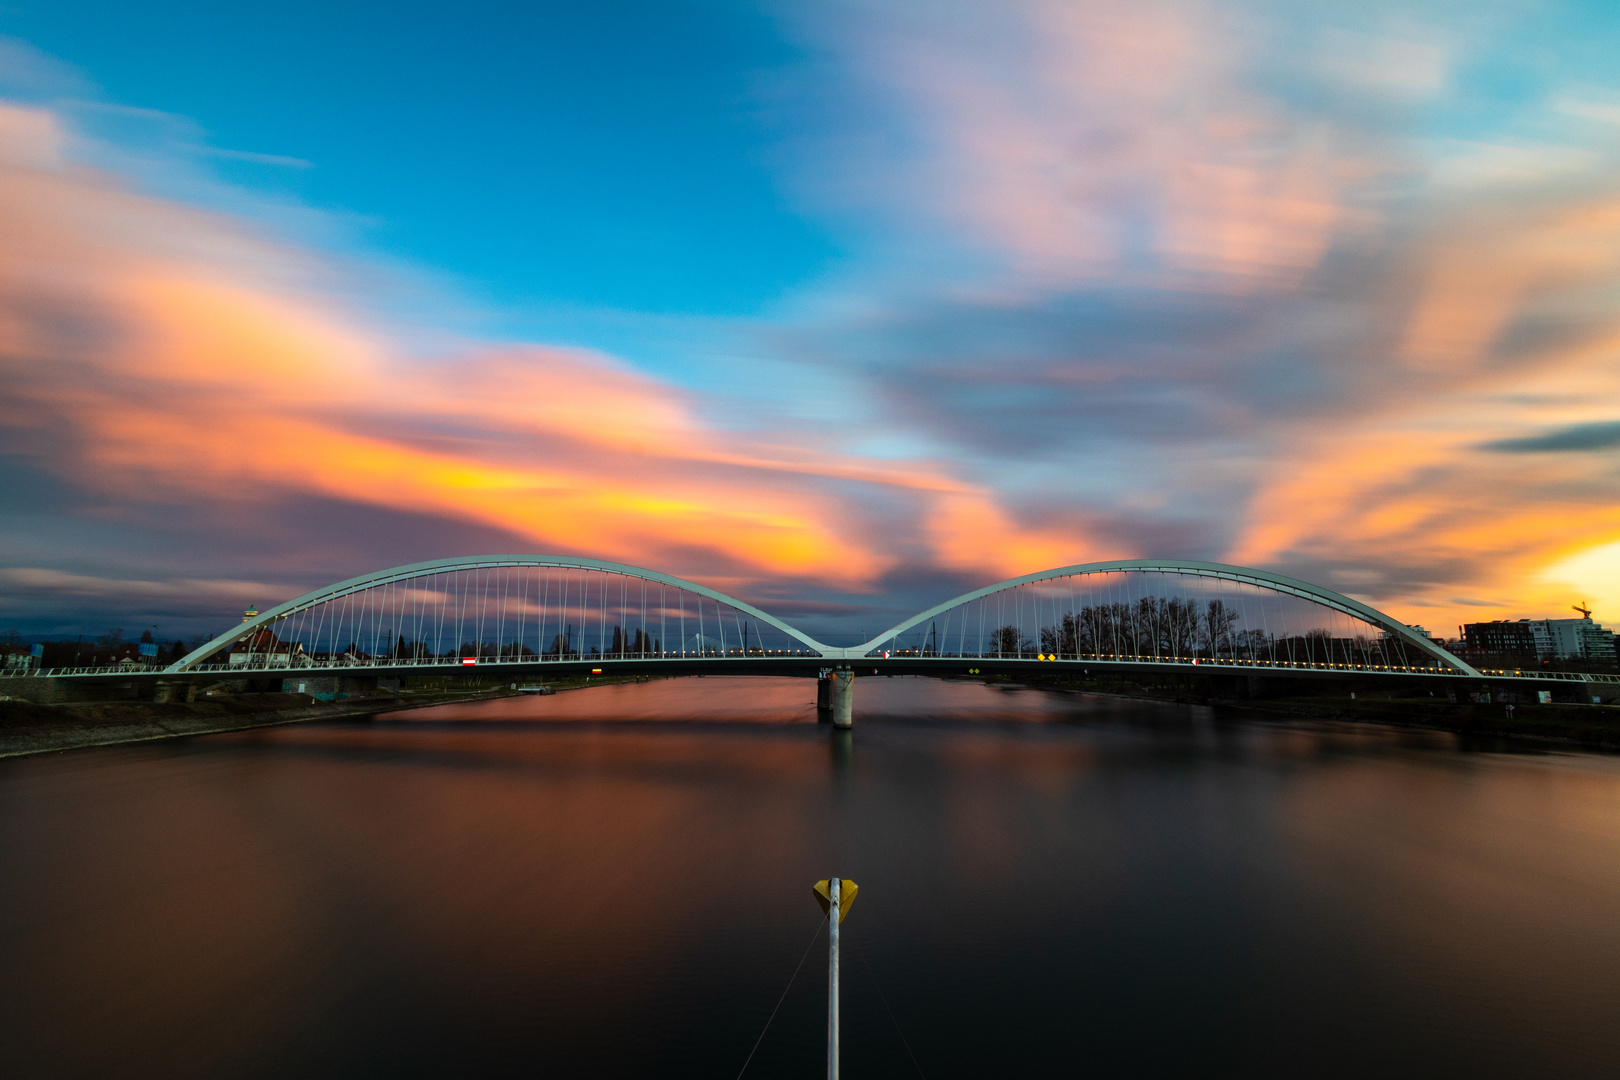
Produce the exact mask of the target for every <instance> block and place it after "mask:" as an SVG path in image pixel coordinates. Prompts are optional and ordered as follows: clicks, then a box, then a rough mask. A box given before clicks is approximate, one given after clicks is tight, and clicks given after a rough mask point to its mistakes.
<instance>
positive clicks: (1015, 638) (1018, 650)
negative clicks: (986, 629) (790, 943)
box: [985, 625, 1035, 656]
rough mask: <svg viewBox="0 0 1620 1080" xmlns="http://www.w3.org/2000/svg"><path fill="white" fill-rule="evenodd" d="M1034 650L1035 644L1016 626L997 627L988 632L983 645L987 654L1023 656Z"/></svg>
mask: <svg viewBox="0 0 1620 1080" xmlns="http://www.w3.org/2000/svg"><path fill="white" fill-rule="evenodd" d="M1034 651H1035V645H1034V643H1033V642H1031V641H1029V640H1028V639H1027V638H1025V637H1024V635H1023V632H1022V631H1020V630H1019V629H1018V627H1016V626H1012V625H1008V626H1003V627H999V628H997V629H996V630H994V631H992V632H991V634H990V641H989V643H988V644H987V645H986V646H985V654H986V655H987V656H1024V655H1026V654H1028V653H1032V652H1034Z"/></svg>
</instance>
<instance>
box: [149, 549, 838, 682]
mask: <svg viewBox="0 0 1620 1080" xmlns="http://www.w3.org/2000/svg"><path fill="white" fill-rule="evenodd" d="M517 566H522V567H529V566H550V567H564V568H570V569H577V570H599V571H602V572H604V573H609V574H620V575H623V576H624V577H629V578H638V579H640V580H643V581H652V582H657V583H659V584H661V585H668V586H671V587H673V588H677V589H684V590H686V591H688V592H691V593H695V594H697V595H699V596H705V597H708V598H709V599H710V600H714V601H716V602H718V603H721V604H727V605H729V606H731V607H733V608H735V609H737V610H738V611H741V612H743V613H745V614H747V615H748V616H750V617H751V618H755V619H758V620H759V621H760V622H763V623H765V624H766V625H768V626H771V627H774V628H775V629H777V630H780V631H781V632H782V633H784V634H786V635H788V636H789V637H791V638H792V639H793V640H795V641H797V642H799V643H800V644H802V645H805V646H806V647H808V648H809V649H811V650H812V651H814V652H816V653H817V654H827V653H829V652H834V651H837V650H831V649H829V647H828V646H826V645H823V644H822V643H821V642H819V641H817V640H816V639H815V638H812V637H810V636H809V635H807V634H805V633H803V632H802V631H799V630H796V629H794V628H793V627H791V626H789V625H788V624H787V623H785V622H783V621H782V620H780V619H778V618H775V617H774V616H771V615H767V614H766V613H765V612H763V611H761V610H759V609H758V608H756V607H754V606H753V605H751V604H746V603H744V602H743V601H741V600H738V599H736V598H735V597H731V596H727V595H726V594H725V593H722V592H717V591H716V590H714V589H711V588H708V587H707V586H704V585H699V584H698V583H697V582H695V581H687V580H686V579H685V578H678V577H674V576H673V575H670V574H661V573H659V572H658V571H656V570H647V569H645V568H643V567H639V566H629V565H627V564H625V563H615V562H606V561H604V560H602V559H576V558H573V557H571V556H567V555H485V556H479V557H475V558H460V559H433V560H430V561H428V562H419V563H409V564H407V565H405V566H396V567H393V568H392V569H388V570H379V571H377V572H375V573H371V574H362V575H360V576H359V577H352V578H349V579H348V580H347V581H339V582H336V583H335V584H332V585H327V586H325V587H323V588H319V589H315V590H314V591H312V592H307V593H305V594H304V595H303V596H299V597H295V598H294V599H292V600H288V601H287V602H286V603H284V604H277V605H276V606H275V607H273V608H270V609H268V610H266V611H261V612H260V613H259V614H258V615H257V616H255V617H254V618H252V619H249V620H248V621H246V622H244V623H241V624H240V625H238V626H233V627H231V629H229V630H228V631H226V632H225V633H223V634H221V635H219V636H218V637H216V638H214V640H212V641H210V642H209V643H208V644H206V645H204V646H202V647H201V648H197V649H193V650H192V651H191V652H190V653H187V654H186V655H185V656H183V657H181V658H180V659H179V660H176V661H175V662H174V663H173V664H170V665H169V666H168V667H167V668H166V669H164V670H165V671H167V672H174V673H179V672H185V671H189V670H191V669H192V668H193V667H195V666H196V665H197V664H199V663H201V662H202V661H203V660H205V659H207V658H208V657H210V656H212V655H214V654H215V653H217V652H219V651H220V650H221V649H224V648H227V647H229V646H231V645H234V644H236V643H237V642H238V641H242V640H244V639H246V638H248V637H250V636H252V635H253V634H254V633H255V632H256V631H258V630H261V629H263V628H265V627H267V626H269V625H271V624H272V623H276V622H280V621H281V620H282V619H285V618H286V617H287V616H289V615H292V614H294V613H295V612H298V611H302V610H304V609H306V608H312V607H316V606H317V605H320V604H325V603H330V602H331V601H333V600H337V599H340V598H342V597H344V596H348V595H351V594H353V593H359V592H364V591H366V590H367V589H375V588H378V587H379V586H383V585H388V584H391V583H394V582H400V581H409V580H411V579H413V578H420V577H428V576H430V575H433V574H443V573H449V572H453V571H457V570H482V569H489V568H496V567H517Z"/></svg>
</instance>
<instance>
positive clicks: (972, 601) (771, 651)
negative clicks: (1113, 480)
mask: <svg viewBox="0 0 1620 1080" xmlns="http://www.w3.org/2000/svg"><path fill="white" fill-rule="evenodd" d="M469 661H471V663H469ZM842 666H850V667H854V668H856V669H857V670H862V671H865V670H880V671H881V670H887V671H890V672H899V671H910V672H918V673H925V672H934V673H939V674H961V673H964V672H972V671H980V672H991V671H999V672H1009V671H1011V672H1016V671H1024V670H1029V669H1032V668H1037V667H1040V668H1044V669H1046V670H1052V669H1053V668H1071V669H1081V670H1086V671H1096V672H1101V671H1109V670H1118V671H1123V670H1130V671H1142V670H1144V669H1147V670H1165V669H1183V670H1186V671H1188V672H1189V673H1192V672H1197V673H1202V672H1205V671H1207V672H1210V673H1211V674H1214V673H1250V674H1262V673H1270V674H1284V673H1291V672H1292V673H1300V674H1306V673H1309V674H1314V675H1335V674H1343V675H1348V674H1360V675H1366V674H1375V675H1391V676H1433V677H1450V678H1470V679H1479V678H1483V677H1487V676H1488V677H1491V678H1504V677H1507V678H1546V677H1552V678H1573V679H1598V680H1601V681H1613V680H1615V679H1616V677H1615V676H1592V675H1585V676H1583V675H1574V674H1568V673H1558V674H1557V675H1551V674H1550V673H1541V672H1496V671H1492V672H1480V671H1477V670H1475V669H1474V668H1472V667H1470V666H1469V665H1468V664H1466V663H1464V662H1463V661H1462V660H1460V659H1458V658H1457V657H1455V656H1453V655H1452V654H1451V653H1449V652H1447V651H1446V650H1445V649H1443V648H1441V647H1440V646H1438V645H1436V644H1435V643H1434V642H1432V641H1430V640H1429V639H1428V638H1427V637H1425V636H1423V635H1421V634H1418V633H1416V632H1414V631H1413V630H1411V629H1410V628H1408V627H1406V626H1404V625H1402V624H1401V623H1399V622H1397V621H1396V620H1394V619H1391V618H1390V617H1389V616H1387V615H1385V614H1383V613H1382V612H1380V611H1377V610H1376V609H1374V608H1371V607H1368V606H1367V605H1365V604H1362V603H1360V602H1359V601H1356V600H1353V599H1351V598H1350V597H1347V596H1343V595H1341V594H1339V593H1336V592H1333V591H1331V590H1328V589H1323V588H1320V587H1318V586H1315V585H1311V584H1309V583H1307V582H1303V581H1298V580H1295V579H1292V578H1286V577H1280V576H1278V575H1275V574H1268V573H1265V572H1264V571H1260V570H1252V569H1246V568H1244V567H1239V566H1227V565H1223V564H1220V563H1206V562H1183V561H1164V560H1121V561H1114V562H1098V563H1085V564H1082V565H1078V566H1065V567H1060V568H1058V569H1054V570H1047V571H1043V572H1041V573H1038V574H1029V575H1026V576H1024V577H1018V578H1012V579H1010V580H1008V581H1003V582H999V583H997V584H995V585H990V586H987V587H985V588H983V589H978V590H976V591H974V592H970V593H967V594H965V595H963V596H959V597H956V598H955V599H953V600H949V601H946V602H945V603H943V604H940V605H939V606H937V607H935V608H932V609H930V610H928V611H925V612H922V613H921V614H919V615H917V616H915V617H913V618H910V619H907V620H906V621H905V622H902V623H900V624H899V625H897V626H895V627H892V628H891V629H889V630H887V631H885V632H884V633H882V634H880V635H879V636H878V637H875V638H873V639H872V640H871V641H868V642H865V643H864V644H861V645H857V646H854V647H852V648H844V647H838V646H831V645H827V644H825V643H823V642H820V641H817V640H816V639H815V638H812V637H810V636H809V635H807V634H805V633H803V632H802V631H800V630H798V629H796V628H794V627H792V626H790V625H788V624H787V623H785V622H782V621H781V620H779V619H776V618H774V617H773V616H771V615H768V614H766V613H765V612H763V611H761V610H759V609H758V608H755V607H753V606H751V605H749V604H747V603H744V602H743V601H741V600H737V599H735V598H733V597H730V596H726V595H725V594H724V593H720V592H716V591H715V590H713V589H709V588H707V587H705V586H702V585H699V584H697V583H696V582H692V581H686V580H684V579H682V578H677V577H672V576H670V575H668V574H660V573H657V572H656V571H652V570H645V569H642V568H640V567H635V566H627V565H623V564H619V563H610V562H602V561H599V560H594V559H576V558H568V557H562V556H542V555H495V556H487V557H482V558H466V559H441V560H437V561H433V562H424V563H414V564H411V565H409V566H400V567H395V568H393V569H391V570H384V571H381V572H379V573H375V574H367V575H364V576H362V577H357V578H351V579H350V580H348V581H340V582H338V583H336V584H334V585H329V586H327V587H325V588H322V589H316V590H315V591H313V592H310V593H307V594H306V595H304V596H300V597H298V598H297V599H294V600H289V601H287V602H286V603H284V604H280V605H278V606H276V607H273V608H271V609H269V610H267V611H264V612H261V613H259V614H258V615H257V616H255V617H254V618H252V619H251V620H249V621H247V622H244V623H242V624H241V625H239V626H236V627H233V628H232V629H231V630H230V631H229V632H228V633H225V634H222V635H220V636H219V637H217V638H215V639H214V640H213V641H211V642H209V643H208V644H206V645H204V646H202V647H201V648H199V649H197V650H195V651H194V652H192V653H191V654H189V655H187V656H185V657H183V658H181V659H180V660H179V661H177V662H176V663H174V664H172V665H170V666H169V667H168V668H166V669H162V670H158V669H150V670H148V671H146V672H145V674H148V675H166V676H170V677H174V676H192V677H196V676H214V677H229V676H260V677H263V676H270V675H274V674H276V673H284V672H285V673H294V672H307V673H311V674H314V673H317V672H321V671H326V672H330V673H332V674H337V673H345V674H357V675H358V674H385V673H394V674H411V673H417V674H426V673H430V672H433V671H440V672H443V671H449V670H462V669H466V668H469V667H470V668H471V669H472V670H474V671H478V672H485V671H489V670H491V669H494V670H495V671H498V672H501V673H502V674H503V675H504V674H506V673H510V674H511V675H512V676H519V675H522V676H529V675H531V674H540V673H543V672H545V671H552V672H556V673H559V674H561V673H564V672H569V673H576V672H578V671H579V670H581V669H586V670H590V669H595V668H600V669H601V670H603V671H604V672H607V671H648V670H662V671H667V672H670V673H672V674H674V673H678V672H683V671H690V672H693V673H698V672H722V671H740V672H758V673H761V674H764V673H779V672H799V671H802V672H814V671H817V670H819V669H822V668H827V667H842ZM36 674H37V675H41V676H43V675H55V676H63V675H87V676H88V675H101V676H106V675H107V674H109V671H108V669H106V668H96V669H77V670H72V671H64V670H57V671H41V672H37V673H36Z"/></svg>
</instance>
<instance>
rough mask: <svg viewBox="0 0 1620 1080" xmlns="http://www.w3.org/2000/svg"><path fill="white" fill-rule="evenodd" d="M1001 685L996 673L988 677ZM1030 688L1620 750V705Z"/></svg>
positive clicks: (1268, 717) (1058, 684)
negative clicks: (1239, 696)
mask: <svg viewBox="0 0 1620 1080" xmlns="http://www.w3.org/2000/svg"><path fill="white" fill-rule="evenodd" d="M985 681H986V682H987V683H988V684H989V685H996V684H997V680H985ZM1022 685H1027V686H1030V687H1032V688H1037V689H1047V690H1060V691H1064V692H1067V693H1082V694H1085V693H1090V694H1104V695H1107V696H1111V697H1125V698H1136V699H1139V700H1144V701H1164V702H1170V703H1173V704H1180V705H1208V706H1212V707H1214V708H1216V709H1219V710H1221V712H1222V713H1223V714H1224V715H1228V716H1232V717H1236V718H1241V719H1247V720H1262V721H1282V720H1287V721H1315V720H1320V721H1333V722H1338V723H1359V724H1384V725H1387V726H1390V727H1408V728H1422V729H1425V730H1430V731H1449V732H1454V733H1456V734H1459V735H1472V736H1480V737H1490V738H1509V739H1523V740H1528V741H1533V742H1541V743H1560V744H1565V745H1576V746H1580V747H1582V748H1585V749H1595V750H1615V751H1620V705H1576V704H1568V703H1552V704H1546V705H1542V704H1539V703H1529V702H1516V703H1514V704H1513V705H1512V706H1511V708H1510V707H1509V706H1508V705H1507V704H1506V703H1502V702H1493V703H1491V704H1478V703H1473V702H1454V701H1450V700H1448V699H1446V698H1436V697H1428V696H1404V697H1403V696H1398V695H1394V694H1379V693H1376V692H1374V693H1362V694H1361V695H1359V696H1356V697H1351V696H1350V695H1349V694H1348V693H1342V694H1331V695H1329V694H1305V695H1295V696H1279V697H1261V698H1244V699H1241V700H1239V699H1231V698H1222V697H1218V696H1211V695H1209V694H1206V693H1200V692H1198V691H1197V690H1196V689H1192V688H1169V687H1139V686H1136V687H1133V686H1128V685H1123V684H1117V683H1116V684H1103V683H1073V682H1063V681H1050V682H1046V681H1034V680H1032V681H1029V682H1026V683H1023V684H1022Z"/></svg>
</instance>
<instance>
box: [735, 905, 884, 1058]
mask: <svg viewBox="0 0 1620 1080" xmlns="http://www.w3.org/2000/svg"><path fill="white" fill-rule="evenodd" d="M826 925H827V916H825V915H823V916H822V917H821V921H820V922H818V923H817V924H816V932H815V933H814V934H813V935H811V937H810V944H808V945H806V946H805V947H804V955H803V956H801V957H799V966H798V967H796V968H794V969H793V978H792V979H789V980H788V984H787V986H786V987H785V988H783V990H782V996H781V997H779V998H777V999H776V1008H774V1009H772V1010H771V1015H770V1019H769V1020H766V1021H765V1026H764V1027H763V1028H761V1029H760V1032H759V1038H757V1039H755V1040H754V1048H753V1049H752V1050H750V1051H748V1061H745V1062H743V1067H742V1068H740V1069H738V1070H737V1080H742V1074H743V1073H745V1072H747V1071H748V1062H749V1061H753V1060H754V1055H755V1054H756V1053H758V1052H759V1044H760V1043H762V1042H764V1041H765V1033H766V1032H767V1031H769V1030H771V1020H775V1019H776V1014H777V1013H778V1012H780V1011H781V1009H782V1002H784V1001H786V1000H787V996H788V991H789V990H791V989H793V981H794V979H797V978H798V977H799V972H800V971H801V970H802V969H803V968H804V962H805V961H806V960H808V959H810V950H811V949H813V948H815V947H816V939H818V938H820V937H821V928H822V927H823V926H826ZM901 1037H902V1038H904V1036H901ZM907 1050H908V1051H909V1050H910V1047H907Z"/></svg>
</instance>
